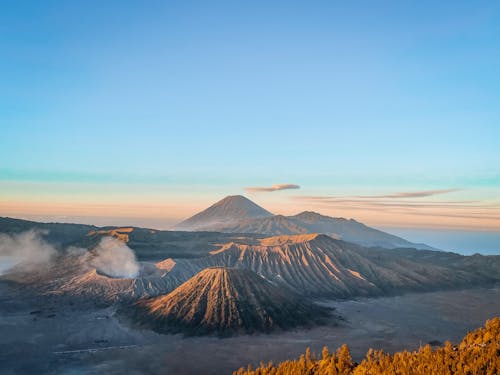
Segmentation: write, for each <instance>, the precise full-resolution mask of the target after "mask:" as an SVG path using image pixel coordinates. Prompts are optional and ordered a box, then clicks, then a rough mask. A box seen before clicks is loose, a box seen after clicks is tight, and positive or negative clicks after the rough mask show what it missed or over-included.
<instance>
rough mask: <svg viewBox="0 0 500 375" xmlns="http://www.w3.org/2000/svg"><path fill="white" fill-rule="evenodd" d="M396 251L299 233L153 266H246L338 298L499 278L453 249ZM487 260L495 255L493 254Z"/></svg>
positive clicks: (180, 271) (172, 269)
mask: <svg viewBox="0 0 500 375" xmlns="http://www.w3.org/2000/svg"><path fill="white" fill-rule="evenodd" d="M413 251H414V252H415V254H419V251H418V250H413ZM398 252H399V250H387V249H368V248H364V247H361V246H357V245H354V244H350V243H347V242H344V241H340V240H335V239H333V238H331V237H329V236H326V235H321V234H303V235H292V236H277V237H269V238H264V239H254V240H252V241H245V240H241V241H237V242H231V243H228V244H224V245H221V247H220V248H219V249H218V250H216V251H212V252H211V253H210V255H208V256H205V257H202V258H197V259H192V260H183V259H171V260H166V261H164V262H161V263H160V264H158V265H157V266H158V267H160V268H164V269H166V270H168V271H169V274H171V275H173V276H174V275H175V277H178V278H183V277H188V276H189V275H193V274H195V273H196V272H199V271H200V270H202V269H204V268H207V267H231V268H238V269H248V270H251V271H253V272H256V273H257V274H259V275H261V276H263V277H264V278H266V279H267V280H269V281H271V282H272V283H274V284H276V285H281V286H283V287H286V288H288V289H290V290H293V291H294V292H296V293H300V294H303V295H313V296H319V297H337V298H339V297H340V298H346V297H353V296H370V295H386V294H393V293H401V292H405V291H425V290H435V289H446V288H459V287H466V286H470V285H479V284H483V283H489V282H494V281H498V280H500V272H497V271H495V270H496V268H494V267H493V266H491V267H490V269H492V272H491V273H490V274H488V275H485V274H483V273H481V272H478V271H476V270H475V269H472V268H471V267H469V266H467V264H468V263H469V262H468V261H467V258H468V257H463V256H460V255H457V254H453V255H452V256H451V255H450V257H453V259H454V261H453V263H451V264H446V262H444V261H442V260H439V261H433V260H430V261H429V260H428V253H431V254H432V253H437V254H438V255H439V254H448V253H442V252H430V251H429V252H422V253H421V254H422V256H420V257H418V256H414V257H409V256H406V255H405V254H407V252H406V251H405V250H402V256H399V255H398ZM488 260H489V261H490V262H491V261H493V262H496V261H497V259H496V258H493V257H492V258H491V259H490V258H489V257H488ZM488 260H486V258H485V259H484V260H483V261H484V262H488ZM497 265H498V263H497ZM477 267H478V266H476V268H477ZM497 268H498V266H497Z"/></svg>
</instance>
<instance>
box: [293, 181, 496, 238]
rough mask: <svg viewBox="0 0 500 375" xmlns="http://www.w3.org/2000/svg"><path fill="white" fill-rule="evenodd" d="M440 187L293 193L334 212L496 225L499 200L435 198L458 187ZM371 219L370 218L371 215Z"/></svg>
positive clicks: (411, 220)
mask: <svg viewBox="0 0 500 375" xmlns="http://www.w3.org/2000/svg"><path fill="white" fill-rule="evenodd" d="M458 190H460V189H442V190H425V191H408V192H398V193H392V194H383V195H356V196H335V195H316V196H314V195H313V196H295V197H293V199H295V200H296V201H298V202H299V201H300V202H301V204H304V205H307V206H313V207H315V208H316V209H318V210H320V211H321V210H326V211H327V212H334V213H336V214H337V215H347V216H354V217H360V216H361V218H363V217H370V218H374V220H379V219H380V218H382V217H383V218H384V220H385V221H386V222H390V223H391V224H398V223H400V224H404V223H424V224H425V223H426V222H427V223H429V224H430V223H433V225H442V226H445V225H450V226H451V225H454V226H458V225H461V226H463V227H468V226H470V227H477V228H489V229H496V230H498V229H500V201H498V200H459V199H435V198H433V196H435V195H442V194H446V193H451V192H454V191H458ZM371 220H373V219H371Z"/></svg>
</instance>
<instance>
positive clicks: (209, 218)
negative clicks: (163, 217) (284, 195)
mask: <svg viewBox="0 0 500 375" xmlns="http://www.w3.org/2000/svg"><path fill="white" fill-rule="evenodd" d="M270 216H272V213H270V212H269V211H267V210H265V209H264V208H262V207H260V206H259V205H257V204H255V203H254V202H252V201H251V200H250V199H248V198H245V197H244V196H242V195H230V196H227V197H225V198H224V199H222V200H220V201H218V202H217V203H215V204H213V205H212V206H210V207H209V208H207V209H206V210H204V211H201V212H199V213H197V214H196V215H194V216H192V217H190V218H189V219H187V220H184V221H183V222H181V223H179V224H178V225H177V226H176V227H175V229H178V230H216V229H217V228H223V227H225V226H227V225H231V224H232V223H235V222H241V221H246V220H253V219H259V218H265V217H270Z"/></svg>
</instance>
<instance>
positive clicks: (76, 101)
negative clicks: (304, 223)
mask: <svg viewBox="0 0 500 375" xmlns="http://www.w3.org/2000/svg"><path fill="white" fill-rule="evenodd" d="M0 9H1V11H0V215H3V216H13V217H21V218H29V219H36V220H45V221H69V222H86V223H93V224H97V225H105V224H108V225H109V224H116V225H122V224H123V225H125V224H134V225H141V226H148V227H154V228H160V229H163V228H169V227H170V226H171V225H172V224H174V223H176V222H178V221H180V220H181V219H183V218H186V217H188V216H190V215H192V214H194V213H195V212H197V211H199V210H201V209H203V208H205V207H206V206H208V205H210V204H211V203H213V202H215V201H217V200H219V199H221V198H222V197H224V196H226V195H230V194H244V195H246V196H247V197H249V198H250V199H252V200H254V201H255V202H257V203H259V204H261V205H263V206H264V207H265V208H267V209H269V210H271V211H272V212H275V213H282V214H294V213H297V212H300V211H303V210H314V211H318V212H321V213H324V214H327V215H331V216H343V217H349V218H355V219H357V220H359V221H362V222H365V223H366V224H368V225H372V226H375V227H378V228H385V229H387V230H390V231H392V232H395V231H403V232H404V231H406V232H404V233H406V234H408V233H409V234H410V236H411V237H412V239H413V240H417V241H418V240H419V239H425V238H434V239H435V238H437V237H436V236H438V237H439V238H441V240H435V241H438V242H440V243H443V244H444V246H455V247H457V248H459V247H461V246H462V245H461V244H465V243H467V245H463V246H466V247H467V249H469V248H470V247H474V240H470V239H471V238H472V239H473V238H476V239H477V238H483V240H481V241H479V242H477V243H478V244H480V245H478V246H479V247H480V249H482V248H484V249H486V248H488V249H492V250H491V251H496V250H498V252H499V253H500V241H499V238H500V237H499V235H500V105H499V104H500V103H499V101H500V5H499V4H498V3H495V2H489V1H477V2H469V1H440V2H435V1H406V2H400V1H392V2H386V1H382V2H374V1H366V2H364V1H360V2H355V3H353V2H351V3H348V2H337V1H315V0H313V1H293V0H288V1H239V2H234V1H210V2H207V1H198V2H196V1H189V0H185V1H148V2H146V3H144V2H136V1H106V2H103V1H85V2H66V1H49V0H48V1H43V2H40V1H23V2H19V1H2V3H1V5H0ZM273 186H274V187H273ZM276 187H277V188H276ZM408 231H412V232H408ZM403 232H398V233H403ZM486 232H487V235H485V236H482V233H486ZM436 233H438V234H436ZM457 233H458V234H457ZM464 235H468V236H469V237H467V238H469V240H468V241H469V242H467V241H465V240H463V241H461V240H459V239H460V238H464V237H463V236H464ZM429 236H431V237H429ZM432 236H434V237H432ZM460 236H462V237H460ZM471 236H472V237H471ZM481 236H482V237H481ZM484 238H491V239H490V240H487V241H486V240H484ZM485 241H486V243H485ZM463 246H462V247H463Z"/></svg>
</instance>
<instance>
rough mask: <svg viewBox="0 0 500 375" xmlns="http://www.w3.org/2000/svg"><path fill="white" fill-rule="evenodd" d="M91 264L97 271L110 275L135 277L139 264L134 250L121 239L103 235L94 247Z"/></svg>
mask: <svg viewBox="0 0 500 375" xmlns="http://www.w3.org/2000/svg"><path fill="white" fill-rule="evenodd" d="M95 254H96V257H95V258H93V259H92V265H93V266H94V267H95V268H96V269H97V271H99V272H101V273H103V274H105V275H108V276H111V277H127V278H130V277H136V276H137V275H138V274H139V270H140V265H139V263H138V262H137V259H136V258H135V254H134V252H133V251H132V250H131V249H130V248H129V247H128V246H127V245H126V244H125V243H123V242H122V241H120V240H118V239H116V238H113V237H104V238H103V239H101V242H100V243H99V245H98V246H97V248H96V249H95Z"/></svg>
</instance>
